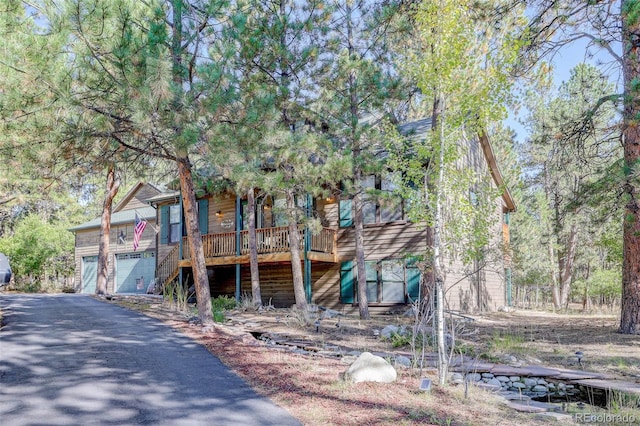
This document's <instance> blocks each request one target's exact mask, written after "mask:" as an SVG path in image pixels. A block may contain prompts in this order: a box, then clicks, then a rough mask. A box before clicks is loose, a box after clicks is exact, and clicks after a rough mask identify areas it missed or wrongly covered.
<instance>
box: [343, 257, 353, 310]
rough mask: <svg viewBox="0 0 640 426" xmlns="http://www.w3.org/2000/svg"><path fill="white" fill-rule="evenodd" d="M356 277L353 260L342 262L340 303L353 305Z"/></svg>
mask: <svg viewBox="0 0 640 426" xmlns="http://www.w3.org/2000/svg"><path fill="white" fill-rule="evenodd" d="M354 283H355V277H354V273H353V260H348V261H346V262H342V264H341V265H340V302H341V303H353V295H354V291H353V290H354Z"/></svg>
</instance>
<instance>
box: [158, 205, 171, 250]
mask: <svg viewBox="0 0 640 426" xmlns="http://www.w3.org/2000/svg"><path fill="white" fill-rule="evenodd" d="M168 243H169V206H161V207H160V244H168Z"/></svg>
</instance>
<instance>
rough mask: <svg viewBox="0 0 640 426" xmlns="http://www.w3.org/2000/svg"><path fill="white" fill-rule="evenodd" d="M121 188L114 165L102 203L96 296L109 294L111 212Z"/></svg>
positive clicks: (109, 174) (109, 171) (108, 176)
mask: <svg viewBox="0 0 640 426" xmlns="http://www.w3.org/2000/svg"><path fill="white" fill-rule="evenodd" d="M119 188H120V176H119V175H118V173H117V172H116V170H115V166H114V165H113V164H111V165H109V168H108V170H107V188H106V189H107V190H106V192H105V196H104V202H103V203H102V218H101V219H100V242H99V243H98V276H97V281H96V294H106V293H107V282H108V278H109V245H110V235H111V210H112V208H113V199H114V198H115V197H116V195H117V194H118V189H119Z"/></svg>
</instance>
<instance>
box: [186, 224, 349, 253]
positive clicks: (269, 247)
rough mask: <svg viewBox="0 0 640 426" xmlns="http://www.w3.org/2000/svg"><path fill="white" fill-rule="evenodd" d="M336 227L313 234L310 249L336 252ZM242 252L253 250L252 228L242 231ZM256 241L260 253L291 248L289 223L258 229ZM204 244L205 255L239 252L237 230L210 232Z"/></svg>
mask: <svg viewBox="0 0 640 426" xmlns="http://www.w3.org/2000/svg"><path fill="white" fill-rule="evenodd" d="M298 232H300V244H301V247H300V249H301V250H302V249H303V247H304V246H303V244H304V228H300V229H299V230H298ZM335 240H336V230H335V229H329V228H322V230H321V231H320V232H319V233H318V234H316V235H312V236H311V246H310V251H315V252H320V253H329V254H331V253H334V250H335V248H336V246H335ZM240 242H241V244H240V254H248V253H249V231H246V230H245V231H240ZM256 243H257V249H258V253H260V254H264V253H279V252H286V251H289V247H290V246H289V228H288V227H286V226H281V227H276V228H261V229H256ZM202 246H203V249H204V257H205V258H212V257H221V256H235V255H236V233H235V232H223V233H217V234H206V235H203V236H202ZM182 257H183V259H185V260H189V259H190V258H191V255H190V253H189V242H188V240H187V238H186V237H185V238H184V239H183V242H182Z"/></svg>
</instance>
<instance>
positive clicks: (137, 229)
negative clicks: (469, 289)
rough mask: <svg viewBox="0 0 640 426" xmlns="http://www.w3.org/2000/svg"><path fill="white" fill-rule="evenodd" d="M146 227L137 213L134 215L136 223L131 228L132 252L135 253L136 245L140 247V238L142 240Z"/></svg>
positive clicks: (145, 223)
mask: <svg viewBox="0 0 640 426" xmlns="http://www.w3.org/2000/svg"><path fill="white" fill-rule="evenodd" d="M146 227H147V221H146V220H144V219H142V218H141V217H140V216H139V215H138V213H136V222H135V225H134V227H133V251H136V250H137V248H138V245H140V238H142V233H143V232H144V228H146Z"/></svg>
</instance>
